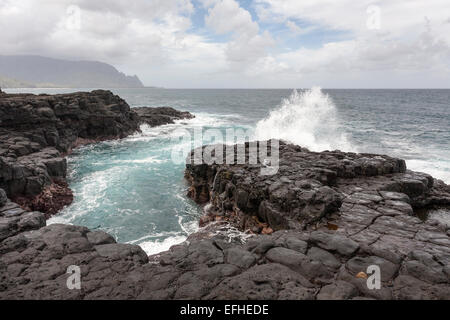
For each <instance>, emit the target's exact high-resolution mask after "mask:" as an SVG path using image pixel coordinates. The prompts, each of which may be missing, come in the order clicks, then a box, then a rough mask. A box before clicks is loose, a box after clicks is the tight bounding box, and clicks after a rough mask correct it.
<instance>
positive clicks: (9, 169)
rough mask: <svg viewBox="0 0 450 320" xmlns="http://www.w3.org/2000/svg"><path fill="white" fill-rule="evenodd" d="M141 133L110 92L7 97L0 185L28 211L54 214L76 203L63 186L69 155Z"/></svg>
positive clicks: (0, 125) (2, 104)
mask: <svg viewBox="0 0 450 320" xmlns="http://www.w3.org/2000/svg"><path fill="white" fill-rule="evenodd" d="M137 130H139V117H138V116H137V115H136V114H135V113H134V112H132V111H131V110H130V107H129V106H128V104H127V103H126V102H125V101H124V100H122V99H121V98H120V97H118V96H116V95H113V94H112V93H111V92H110V91H103V90H97V91H92V92H90V93H87V92H79V93H72V94H60V95H32V94H3V95H2V96H1V99H0V187H1V188H3V189H4V190H5V191H6V193H7V194H8V195H9V196H10V197H12V198H14V199H15V200H17V201H18V202H19V203H21V204H22V205H23V206H24V207H28V208H29V209H31V210H42V211H45V212H47V213H55V212H57V211H58V210H59V209H61V208H62V207H63V206H64V205H66V204H68V203H70V202H71V201H72V194H71V191H70V189H68V188H67V185H66V184H65V182H64V180H65V176H66V170H67V164H66V159H65V154H67V153H69V152H70V151H71V149H72V148H74V147H76V146H78V145H80V144H83V143H88V142H96V141H101V140H107V139H117V138H123V137H126V136H127V135H129V134H131V133H133V132H135V131H137ZM41 198H42V199H41Z"/></svg>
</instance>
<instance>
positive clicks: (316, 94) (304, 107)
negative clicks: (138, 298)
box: [255, 87, 355, 151]
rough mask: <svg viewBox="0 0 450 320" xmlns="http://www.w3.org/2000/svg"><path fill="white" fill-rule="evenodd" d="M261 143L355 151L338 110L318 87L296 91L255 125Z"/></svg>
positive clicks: (317, 149) (311, 148) (320, 149)
mask: <svg viewBox="0 0 450 320" xmlns="http://www.w3.org/2000/svg"><path fill="white" fill-rule="evenodd" d="M255 135H256V138H257V139H258V140H268V139H272V138H275V139H282V140H286V141H289V142H291V143H294V144H298V145H301V146H302V147H307V148H309V149H310V150H313V151H323V150H335V149H339V150H342V151H355V148H354V147H352V145H351V143H350V142H349V141H348V139H347V137H346V136H345V134H344V133H343V132H342V130H341V125H340V121H339V118H338V116H337V109H336V106H335V105H334V103H333V101H332V100H331V98H330V97H329V96H328V95H327V94H324V93H323V92H322V90H321V89H320V88H319V87H313V88H311V89H310V90H305V91H302V92H300V93H299V92H298V91H297V90H294V91H293V92H292V94H291V96H290V97H289V98H288V99H284V100H283V102H282V103H281V105H280V106H279V108H277V109H275V110H273V111H271V112H270V114H269V116H268V117H267V118H265V119H263V120H261V121H259V122H258V123H257V125H256V129H255Z"/></svg>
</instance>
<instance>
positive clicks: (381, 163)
mask: <svg viewBox="0 0 450 320" xmlns="http://www.w3.org/2000/svg"><path fill="white" fill-rule="evenodd" d="M279 154H280V163H279V170H278V173H276V174H275V175H266V176H260V175H258V174H257V173H258V172H259V170H260V169H261V167H263V166H264V164H255V165H249V164H242V165H225V164H214V163H213V164H209V165H208V164H206V163H202V164H192V163H191V164H188V166H187V170H186V175H187V177H188V178H189V181H190V182H191V184H192V188H191V192H190V194H191V195H192V196H193V197H194V198H195V199H196V200H198V201H201V202H208V201H210V202H211V205H210V206H208V210H207V212H208V215H207V218H206V221H205V224H206V227H205V228H203V229H202V230H200V232H198V233H196V234H193V235H191V236H190V237H189V239H188V241H186V242H184V243H182V244H180V245H176V246H173V247H172V248H171V249H170V250H169V251H167V252H163V253H161V254H158V255H154V256H151V257H148V258H147V257H146V255H145V254H144V253H143V251H142V250H141V249H140V248H139V247H138V246H133V245H125V244H117V243H115V242H114V239H112V237H111V236H109V235H108V234H106V233H104V232H101V231H90V230H88V229H86V228H84V227H77V226H66V225H51V226H47V227H43V225H44V224H45V219H44V218H43V216H42V214H40V213H37V212H25V211H24V210H22V209H21V208H20V207H18V206H17V205H15V204H14V203H12V202H10V201H7V200H6V197H5V194H4V193H3V195H2V193H1V192H0V204H1V203H5V204H4V205H3V207H2V208H0V235H1V237H0V271H1V272H0V274H1V277H0V298H2V299H6V298H9V299H11V298H13V299H22V298H31V299H44V298H46V299H48V298H51V299H58V298H59V299H61V298H63V299H68V298H72V299H114V298H117V299H118V298H121V299H296V300H303V299H318V300H321V299H450V281H449V279H450V268H449V266H450V239H449V236H450V230H449V225H448V224H446V223H445V222H442V221H438V220H435V219H432V218H431V217H430V218H429V219H426V220H421V219H419V217H418V216H417V215H418V214H419V213H420V214H422V213H423V212H424V211H427V210H429V209H430V208H432V207H434V206H439V207H440V208H442V210H445V211H446V212H447V214H450V213H449V212H450V211H449V207H450V187H449V186H448V185H445V184H444V183H443V182H442V181H439V180H436V179H433V178H432V177H431V176H429V175H427V174H423V173H417V172H412V171H409V170H407V169H406V166H405V162H404V161H403V160H401V159H396V158H391V157H387V156H378V155H371V154H355V153H343V152H339V151H333V152H321V153H315V152H310V151H308V150H307V149H304V148H301V147H298V146H294V145H289V144H284V143H280V147H279ZM5 201H6V202H5ZM168 214H170V213H168ZM447 221H448V220H447ZM208 222H209V224H208ZM235 228H239V229H241V230H243V231H244V230H246V233H245V234H243V233H238V232H236V231H235ZM264 228H265V229H266V233H268V234H259V233H260V232H262V231H263V230H264ZM269 229H271V230H269ZM233 230H234V231H233ZM71 265H76V266H79V267H80V269H81V289H80V290H76V289H72V290H70V289H68V288H67V285H66V281H67V279H68V277H69V276H70V274H67V273H66V272H67V268H68V267H69V266H71ZM369 266H378V267H379V269H380V276H381V279H380V281H381V287H380V288H379V289H376V288H375V289H370V288H369V287H368V285H367V280H368V279H367V278H368V277H369V276H370V274H368V273H369V272H368V267H369Z"/></svg>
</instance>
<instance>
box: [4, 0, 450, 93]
mask: <svg viewBox="0 0 450 320" xmlns="http://www.w3.org/2000/svg"><path fill="white" fill-rule="evenodd" d="M0 30H1V31H0V43H1V45H0V54H38V55H43V56H49V57H55V58H66V59H74V60H80V59H82V60H99V61H104V62H107V63H111V64H113V65H114V66H116V67H117V68H118V69H119V70H121V71H123V72H125V73H127V74H137V75H138V76H139V77H140V78H141V80H142V81H143V82H144V83H145V84H146V85H149V86H163V87H168V88H282V87H285V88H293V87H297V88H300V87H303V88H306V87H311V86H314V85H318V86H322V87H325V88H373V87H375V88H391V87H392V88H417V87H422V88H431V87H437V88H442V87H446V88H449V87H450V1H449V0H403V1H400V0H379V1H370V0H369V1H367V0H359V1H354V0H314V1H312V0H240V1H238V0H132V1H130V0H127V1H125V0H96V1H92V0H39V1H37V0H0Z"/></svg>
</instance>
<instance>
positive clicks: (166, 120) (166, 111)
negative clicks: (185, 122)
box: [132, 107, 194, 127]
mask: <svg viewBox="0 0 450 320" xmlns="http://www.w3.org/2000/svg"><path fill="white" fill-rule="evenodd" d="M132 110H133V111H134V112H136V113H137V114H138V115H139V118H140V123H141V124H148V125H149V126H150V127H156V126H161V125H165V124H172V123H174V121H175V120H181V119H192V118H194V115H192V114H191V113H189V112H187V111H178V110H175V109H174V108H171V107H156V108H150V107H135V108H133V109H132Z"/></svg>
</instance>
